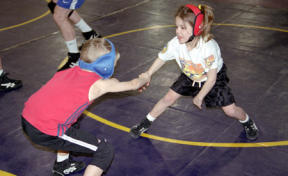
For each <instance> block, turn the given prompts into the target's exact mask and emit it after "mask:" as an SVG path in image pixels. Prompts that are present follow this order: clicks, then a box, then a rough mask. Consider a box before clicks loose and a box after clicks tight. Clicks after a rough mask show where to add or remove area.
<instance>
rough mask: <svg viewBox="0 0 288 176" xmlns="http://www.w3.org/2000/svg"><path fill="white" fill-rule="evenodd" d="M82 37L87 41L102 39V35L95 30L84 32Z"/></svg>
mask: <svg viewBox="0 0 288 176" xmlns="http://www.w3.org/2000/svg"><path fill="white" fill-rule="evenodd" d="M82 35H83V37H84V38H85V40H90V39H93V38H101V37H102V36H101V35H100V34H98V33H97V32H96V31H94V30H92V31H89V32H83V33H82Z"/></svg>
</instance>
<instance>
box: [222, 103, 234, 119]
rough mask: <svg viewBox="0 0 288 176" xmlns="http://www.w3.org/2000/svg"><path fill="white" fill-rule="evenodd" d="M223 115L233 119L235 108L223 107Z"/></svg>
mask: <svg viewBox="0 0 288 176" xmlns="http://www.w3.org/2000/svg"><path fill="white" fill-rule="evenodd" d="M222 109H223V111H224V113H225V114H226V115H227V116H229V117H234V116H235V114H236V111H237V110H236V106H232V105H231V106H228V107H225V108H222Z"/></svg>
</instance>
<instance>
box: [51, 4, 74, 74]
mask: <svg viewBox="0 0 288 176" xmlns="http://www.w3.org/2000/svg"><path fill="white" fill-rule="evenodd" d="M70 12H71V10H70V9H65V8H62V7H60V6H58V5H56V7H55V9H54V14H53V18H54V21H55V23H56V24H57V26H58V27H59V29H60V31H61V34H62V36H63V38H64V41H65V44H66V46H67V48H68V61H67V63H66V64H65V65H63V66H62V67H61V68H60V69H59V70H58V71H61V70H64V69H67V68H71V67H73V66H75V64H76V63H77V61H78V60H79V57H80V52H79V49H78V45H77V40H76V35H75V30H74V26H73V25H72V24H71V22H70V20H69V18H68V15H69V13H70Z"/></svg>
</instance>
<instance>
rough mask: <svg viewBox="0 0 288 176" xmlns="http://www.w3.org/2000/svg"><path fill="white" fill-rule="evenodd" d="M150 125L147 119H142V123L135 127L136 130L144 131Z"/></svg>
mask: <svg viewBox="0 0 288 176" xmlns="http://www.w3.org/2000/svg"><path fill="white" fill-rule="evenodd" d="M150 125H151V122H150V121H149V120H148V119H144V120H142V122H141V123H140V124H139V125H138V126H137V128H136V129H137V130H142V129H146V128H149V126H150Z"/></svg>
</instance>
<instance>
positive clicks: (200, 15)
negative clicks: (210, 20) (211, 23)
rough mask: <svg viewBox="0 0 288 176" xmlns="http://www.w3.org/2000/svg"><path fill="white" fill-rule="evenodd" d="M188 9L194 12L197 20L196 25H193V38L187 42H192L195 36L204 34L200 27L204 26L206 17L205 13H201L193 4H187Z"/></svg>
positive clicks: (195, 20)
mask: <svg viewBox="0 0 288 176" xmlns="http://www.w3.org/2000/svg"><path fill="white" fill-rule="evenodd" d="M186 7H188V8H189V9H191V10H192V12H193V13H194V15H195V19H194V23H193V26H192V27H193V31H192V36H191V37H190V38H189V40H188V41H187V42H186V43H188V42H191V41H192V40H193V39H194V37H195V36H198V35H200V34H201V33H202V31H201V30H200V25H201V24H202V22H203V18H204V15H203V13H202V12H201V10H200V9H199V8H198V7H196V6H194V5H192V4H187V5H186Z"/></svg>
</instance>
